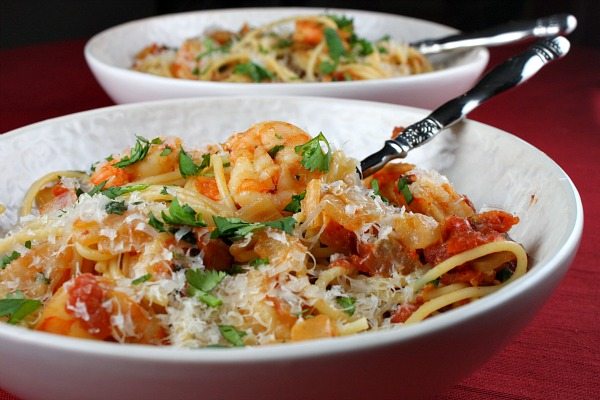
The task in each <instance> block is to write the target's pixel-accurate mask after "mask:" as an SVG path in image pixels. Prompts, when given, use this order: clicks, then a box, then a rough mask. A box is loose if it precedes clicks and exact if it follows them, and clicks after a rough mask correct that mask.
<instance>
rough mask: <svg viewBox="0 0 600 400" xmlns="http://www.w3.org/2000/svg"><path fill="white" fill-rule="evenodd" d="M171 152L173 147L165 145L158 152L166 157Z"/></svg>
mask: <svg viewBox="0 0 600 400" xmlns="http://www.w3.org/2000/svg"><path fill="white" fill-rule="evenodd" d="M172 152H173V149H172V148H170V147H169V146H165V148H164V149H163V150H162V151H161V152H160V156H161V157H166V156H168V155H169V154H171V153H172Z"/></svg>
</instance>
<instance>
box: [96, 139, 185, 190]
mask: <svg viewBox="0 0 600 400" xmlns="http://www.w3.org/2000/svg"><path fill="white" fill-rule="evenodd" d="M148 145H149V146H150V147H149V149H148V153H147V154H146V157H144V159H142V160H140V161H138V162H135V163H133V164H130V165H128V166H125V167H122V168H120V167H118V166H116V165H115V164H117V163H118V162H119V161H120V160H121V159H122V158H123V157H125V156H129V155H130V153H126V154H125V155H123V156H122V157H119V158H115V159H112V160H110V161H107V162H106V163H104V164H101V165H99V166H97V167H96V169H95V171H94V172H93V173H92V176H91V177H90V182H91V183H92V184H94V185H99V184H100V183H102V182H106V184H105V185H104V187H105V188H109V187H112V186H123V185H126V184H128V183H130V182H134V181H139V180H142V179H144V178H147V177H151V176H157V175H162V174H166V173H169V172H176V171H177V170H178V168H179V161H178V160H179V149H180V147H181V139H179V138H167V139H165V140H164V141H163V142H162V143H161V144H148ZM167 149H170V151H165V150H167Z"/></svg>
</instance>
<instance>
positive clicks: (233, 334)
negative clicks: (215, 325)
mask: <svg viewBox="0 0 600 400" xmlns="http://www.w3.org/2000/svg"><path fill="white" fill-rule="evenodd" d="M219 331H220V332H221V335H223V338H225V340H227V341H228V342H229V343H231V344H232V345H234V346H235V347H243V346H244V340H243V339H242V338H243V337H244V336H246V332H243V331H238V330H237V329H235V328H234V327H233V326H232V325H219Z"/></svg>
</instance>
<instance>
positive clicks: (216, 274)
mask: <svg viewBox="0 0 600 400" xmlns="http://www.w3.org/2000/svg"><path fill="white" fill-rule="evenodd" d="M226 276H227V274H226V273H225V272H223V271H215V270H203V269H188V270H187V271H185V278H186V280H187V282H188V283H189V284H190V285H192V286H193V287H195V288H196V289H198V290H202V291H204V292H210V291H211V290H213V289H214V288H216V287H217V285H218V284H219V283H221V281H222V280H223V279H224V278H225V277H226Z"/></svg>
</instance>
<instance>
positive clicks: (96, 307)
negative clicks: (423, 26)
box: [67, 274, 111, 339]
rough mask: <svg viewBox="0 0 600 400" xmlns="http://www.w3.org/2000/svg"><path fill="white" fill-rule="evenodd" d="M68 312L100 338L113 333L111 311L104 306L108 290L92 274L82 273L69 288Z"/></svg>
mask: <svg viewBox="0 0 600 400" xmlns="http://www.w3.org/2000/svg"><path fill="white" fill-rule="evenodd" d="M67 293H68V296H69V299H68V301H67V312H68V313H69V314H71V315H73V316H74V317H75V318H77V319H79V320H80V321H81V323H82V325H83V326H84V327H85V328H86V329H87V330H88V332H89V333H91V334H93V335H94V336H96V337H98V338H101V339H103V338H106V337H109V336H110V335H111V325H110V312H109V311H108V310H106V308H104V307H103V306H102V304H103V303H104V302H105V301H106V300H107V290H106V289H104V288H103V287H102V285H101V284H100V282H99V281H98V279H97V278H96V277H95V276H94V275H92V274H81V275H79V276H78V277H77V278H75V280H74V282H73V285H72V286H70V287H69V288H68V289H67Z"/></svg>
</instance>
